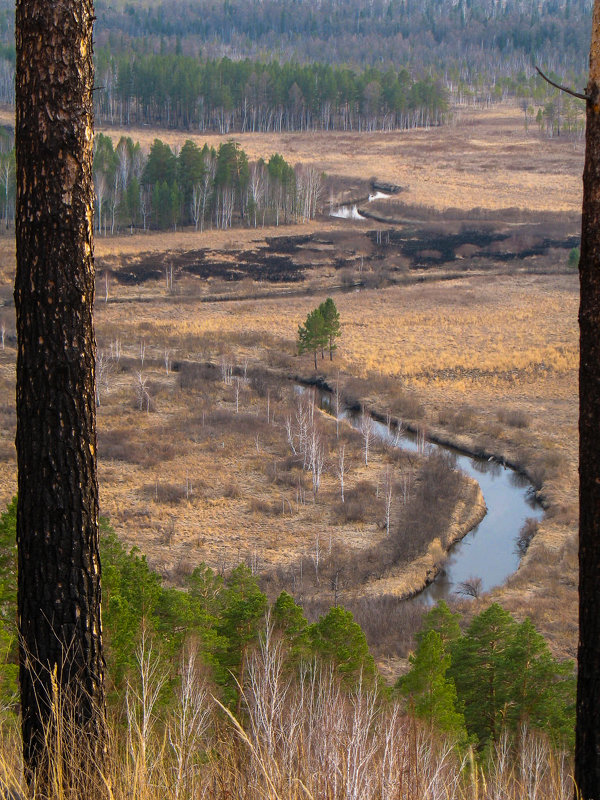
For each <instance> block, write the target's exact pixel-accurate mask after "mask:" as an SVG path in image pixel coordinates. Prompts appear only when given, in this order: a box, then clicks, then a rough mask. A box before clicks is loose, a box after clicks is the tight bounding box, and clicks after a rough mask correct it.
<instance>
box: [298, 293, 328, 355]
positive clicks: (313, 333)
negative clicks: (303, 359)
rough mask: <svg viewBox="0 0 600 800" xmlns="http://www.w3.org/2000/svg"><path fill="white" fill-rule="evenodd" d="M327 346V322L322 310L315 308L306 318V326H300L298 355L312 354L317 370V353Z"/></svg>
mask: <svg viewBox="0 0 600 800" xmlns="http://www.w3.org/2000/svg"><path fill="white" fill-rule="evenodd" d="M326 344H327V333H326V331H325V320H324V319H323V315H322V314H321V311H320V309H318V308H314V309H313V310H312V311H311V312H310V313H309V314H308V316H307V317H306V320H305V322H304V325H298V353H299V354H300V355H302V353H312V354H313V356H314V359H315V369H316V368H317V352H318V351H319V350H322V349H323V348H324V347H325V346H326Z"/></svg>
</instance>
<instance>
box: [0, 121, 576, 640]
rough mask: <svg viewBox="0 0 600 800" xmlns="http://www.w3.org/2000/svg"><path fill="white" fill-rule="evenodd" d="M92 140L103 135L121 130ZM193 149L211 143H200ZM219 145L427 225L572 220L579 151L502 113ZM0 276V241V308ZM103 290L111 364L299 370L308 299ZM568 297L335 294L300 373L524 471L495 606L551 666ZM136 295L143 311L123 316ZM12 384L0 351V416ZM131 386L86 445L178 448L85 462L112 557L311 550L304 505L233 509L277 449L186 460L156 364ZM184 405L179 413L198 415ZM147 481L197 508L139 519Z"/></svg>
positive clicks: (572, 427)
mask: <svg viewBox="0 0 600 800" xmlns="http://www.w3.org/2000/svg"><path fill="white" fill-rule="evenodd" d="M0 116H1V115H0ZM109 133H111V135H114V136H115V137H117V136H119V135H120V134H121V131H109ZM128 133H130V134H131V135H132V136H133V138H134V139H139V140H140V141H142V144H143V145H144V146H148V145H149V143H150V141H151V139H152V138H154V136H155V135H156V136H159V137H160V138H163V140H166V141H168V142H169V143H170V144H171V145H177V144H181V143H182V142H183V141H184V139H185V138H188V135H187V134H181V133H174V132H160V131H148V130H146V129H145V130H143V131H139V132H138V131H129V132H128ZM196 138H197V139H198V140H201V141H204V138H205V137H196ZM206 138H208V139H209V140H210V141H212V143H213V144H216V143H218V140H219V137H206ZM222 138H224V137H222ZM236 138H239V140H240V142H241V143H242V146H243V147H244V149H246V151H247V152H248V154H249V156H250V157H251V158H253V157H255V156H257V155H268V154H269V153H270V152H274V151H275V150H277V151H278V152H281V153H282V154H283V155H284V157H286V158H287V159H289V160H291V161H292V162H296V161H309V160H310V161H312V162H313V163H317V164H319V166H320V167H321V168H322V169H324V170H326V171H328V172H330V173H332V174H337V175H340V176H342V177H346V178H352V179H354V178H360V179H363V180H364V179H368V178H369V177H370V176H372V175H376V176H377V177H379V178H380V179H385V180H389V181H393V182H397V183H399V184H401V185H403V186H406V187H407V189H408V191H407V192H406V193H405V194H403V195H402V199H403V200H405V201H406V202H407V203H413V202H414V203H419V204H423V205H426V206H431V207H434V208H437V209H444V208H448V207H459V208H462V209H470V208H473V207H477V206H480V207H483V208H487V209H498V208H503V207H513V206H516V207H521V208H526V209H532V210H540V211H554V212H556V211H565V212H569V213H572V212H576V211H577V210H578V208H579V206H580V195H581V192H580V177H579V176H580V172H581V164H582V145H581V143H580V142H572V141H569V140H564V139H554V140H540V139H539V138H538V137H537V135H536V134H535V133H533V132H530V133H529V135H526V134H525V131H524V129H523V125H522V115H521V113H520V112H519V111H518V110H517V109H516V108H514V107H511V106H497V107H494V108H492V109H489V110H476V109H473V110H468V111H464V112H461V114H460V115H459V117H457V120H456V124H455V125H453V126H451V127H446V128H440V129H435V130H431V131H411V132H402V133H385V134H361V135H360V136H359V135H358V134H327V135H326V134H318V135H312V134H311V135H310V136H307V135H305V134H282V135H271V136H269V135H267V136H264V135H260V136H258V135H245V136H243V137H242V136H240V137H236ZM359 139H360V141H359ZM346 224H347V223H340V222H329V221H327V222H318V223H313V224H312V225H311V227H310V228H304V227H298V226H295V227H293V228H289V229H283V228H279V229H271V230H265V231H252V230H250V231H248V230H239V229H238V230H231V231H223V232H207V233H205V234H195V233H192V232H188V231H184V232H178V233H176V234H175V233H174V234H147V235H135V236H128V235H125V236H121V237H115V238H114V239H111V238H109V239H102V238H99V239H98V240H97V243H96V253H97V255H98V256H99V257H100V258H104V259H110V260H111V263H114V264H115V265H118V264H119V262H120V260H121V259H122V258H124V257H126V256H135V255H137V254H138V253H139V252H140V251H145V252H149V251H152V252H155V253H157V254H164V253H166V252H169V251H171V250H186V249H193V248H199V247H208V248H213V249H215V250H219V251H223V253H224V254H225V255H227V256H230V257H231V258H235V252H236V250H238V249H242V248H248V247H253V246H255V245H258V244H261V243H262V242H264V238H265V236H268V235H278V234H297V233H302V232H305V231H306V230H311V231H315V230H324V229H327V230H330V231H335V230H339V229H340V228H341V227H343V226H344V225H346ZM361 225H362V226H363V228H364V227H367V228H368V227H369V223H361ZM13 269H14V244H13V243H12V240H11V239H10V238H9V237H4V236H3V237H0V286H1V287H2V289H3V291H4V293H5V294H6V295H7V296H8V293H9V291H10V281H11V280H12V274H13ZM322 273H323V274H326V275H327V276H329V277H328V280H329V281H331V279H332V276H334V273H333V271H332V269H331V268H330V267H329V266H327V265H324V266H323V268H322ZM186 287H187V284H185V285H183V289H182V290H183V292H185V291H187V289H186ZM221 288H222V287H221ZM111 291H112V289H111ZM115 291H116V292H117V294H118V299H120V300H123V302H120V303H109V304H108V305H105V304H104V303H98V305H97V309H96V320H97V330H98V338H99V342H100V346H101V347H104V348H107V347H108V346H109V343H110V342H111V341H114V340H115V339H117V338H118V339H120V341H121V342H122V344H123V346H124V348H125V351H126V353H127V354H128V355H130V356H134V355H135V353H136V352H137V350H138V349H139V342H140V340H141V339H144V340H145V341H146V343H147V347H148V350H149V352H150V353H151V354H153V355H154V357H155V358H157V359H161V358H162V353H163V352H164V349H165V347H167V348H168V349H169V350H170V351H171V358H173V359H177V358H200V359H207V358H208V359H212V360H215V361H218V359H219V358H220V356H221V355H222V354H223V353H226V354H229V355H231V356H233V357H235V358H236V359H237V361H238V363H242V362H243V361H244V359H248V361H249V363H250V365H252V364H253V363H262V364H265V363H266V364H268V365H272V366H275V367H277V368H278V369H283V370H284V371H288V372H289V371H297V372H305V373H310V372H311V371H312V367H311V362H310V357H308V356H305V357H304V358H302V359H298V358H296V357H294V355H293V349H294V340H295V336H296V331H297V326H298V324H299V323H300V322H301V321H303V319H304V318H305V317H306V314H307V312H308V311H309V310H310V309H312V308H313V307H314V305H315V304H316V302H320V301H321V299H323V298H322V297H321V296H320V295H319V294H317V295H315V296H307V297H301V296H299V297H280V298H276V297H267V298H264V299H261V300H255V301H243V302H220V303H200V302H195V301H191V300H189V298H188V299H186V298H185V295H183V296H181V297H169V296H166V295H165V292H164V289H163V288H162V286H157V285H154V284H153V285H148V286H145V287H143V289H139V288H137V287H134V288H127V287H118V290H117V288H116V287H115ZM577 293H578V287H577V282H576V278H575V277H574V276H568V275H562V276H561V275H556V276H548V275H527V274H520V273H516V274H513V275H494V274H491V273H488V274H481V273H480V274H473V275H471V276H470V277H468V278H463V279H461V280H455V281H444V282H437V283H435V282H432V283H427V284H416V285H411V286H405V287H392V288H388V289H380V290H366V291H362V292H360V293H349V294H337V295H336V303H337V305H338V308H339V310H340V314H341V318H342V323H343V339H342V341H341V345H340V350H339V354H338V356H337V358H336V361H335V362H334V363H333V365H329V363H328V362H327V361H323V362H321V361H320V362H319V370H320V371H323V372H325V374H329V377H330V378H333V377H335V375H336V373H337V370H338V369H341V370H342V373H343V375H344V376H351V375H354V376H359V377H362V378H363V379H365V383H363V384H362V385H361V392H362V397H363V399H365V400H366V401H367V402H368V403H369V404H370V405H372V406H373V407H375V408H378V409H380V410H382V411H383V412H384V413H385V411H386V410H387V409H388V408H390V407H392V406H393V404H394V401H395V394H397V392H398V391H404V392H406V391H409V392H413V393H415V395H416V397H417V398H418V400H419V402H420V403H421V405H422V406H423V408H424V413H425V417H424V420H422V421H421V422H422V424H425V425H426V426H427V427H428V428H429V429H431V430H432V431H433V432H436V431H438V432H442V433H444V435H447V436H448V435H449V436H451V438H453V439H454V440H455V441H457V442H458V443H459V444H462V445H463V446H466V447H482V448H484V449H486V450H487V451H489V452H496V453H498V454H502V455H505V456H506V457H507V458H509V459H511V460H513V461H515V462H518V463H521V464H523V465H524V466H525V467H526V468H527V469H529V471H530V472H535V473H536V475H537V476H538V477H539V479H540V482H542V483H543V490H544V495H545V497H546V498H547V500H548V502H549V503H550V506H551V512H552V513H551V515H550V516H549V517H548V518H547V519H546V521H545V522H544V524H543V525H542V528H541V531H540V534H539V535H538V536H537V537H536V539H535V540H534V542H533V544H532V547H531V549H530V553H529V555H528V556H527V558H526V559H525V562H524V566H523V567H522V569H521V570H520V571H519V572H518V573H517V574H516V576H514V577H513V578H512V579H511V580H510V581H509V583H508V584H507V586H506V587H504V588H503V589H502V590H499V591H498V592H496V596H498V597H501V598H502V600H503V602H505V603H506V604H507V605H508V606H509V607H510V608H511V609H512V610H513V611H515V613H517V614H518V615H521V616H523V615H524V614H525V613H532V614H533V616H534V621H536V623H538V624H539V626H540V628H541V629H542V630H543V631H544V632H545V633H547V634H550V635H551V636H552V637H553V639H554V643H555V648H556V649H557V650H561V649H562V652H567V653H572V652H573V649H574V643H575V639H576V632H575V631H576V627H575V623H574V619H575V615H576V608H575V588H574V586H575V582H574V579H575V570H576V564H575V562H574V559H573V552H572V539H573V534H574V530H575V524H576V510H575V508H576V486H577V471H576V457H577V359H578V350H577V324H576V318H577V304H578V296H577ZM138 295H140V296H141V295H143V296H144V298H146V299H150V301H151V302H138V300H137V297H138ZM111 296H112V295H111ZM183 300H186V302H181V301H183ZM9 350H10V352H9ZM13 369H14V350H13V349H12V346H11V347H10V348H7V353H4V354H1V353H0V381H1V383H0V405H4V406H6V407H7V408H8V407H9V405H10V404H11V403H12V397H13V381H14V372H13ZM148 372H149V376H150V377H151V379H152V380H153V381H154V383H155V390H154V395H155V401H156V408H157V410H156V411H155V412H154V413H151V414H145V413H140V412H139V411H137V410H135V409H134V408H133V405H134V384H135V368H132V371H130V372H129V373H124V374H119V375H116V376H115V377H114V380H113V389H112V391H111V394H110V402H108V403H107V404H106V406H104V405H103V407H102V408H101V409H100V414H99V423H98V424H99V430H100V433H101V434H102V432H103V431H109V430H113V431H114V430H116V431H122V432H123V435H124V436H126V437H129V439H130V440H131V441H133V442H137V443H138V444H141V446H142V447H143V446H144V443H146V442H149V443H152V445H153V446H154V445H156V447H158V446H159V445H160V446H163V447H165V448H167V445H169V444H171V445H172V444H173V443H174V444H175V445H176V446H177V448H178V449H177V452H176V455H175V456H173V457H170V458H168V459H166V460H164V461H163V462H161V461H160V460H158V461H156V463H155V464H153V465H150V466H144V465H140V464H135V463H125V462H123V461H118V462H115V461H112V462H110V461H106V460H105V461H102V462H101V464H100V477H101V484H102V495H101V496H102V505H103V508H104V510H105V511H108V512H110V514H111V517H112V519H113V522H114V524H115V526H116V528H117V530H118V532H119V535H120V536H121V537H122V538H123V539H124V540H125V541H127V542H129V543H136V544H138V545H139V546H140V547H141V548H142V550H144V552H147V553H148V554H149V555H150V556H151V558H152V561H153V563H154V564H155V565H156V566H157V567H158V568H160V569H162V570H163V571H164V572H168V571H171V570H173V568H180V569H181V570H183V571H185V570H186V569H188V568H189V566H190V565H194V564H195V563H198V562H199V561H200V560H201V559H203V558H204V559H206V560H208V561H210V562H211V563H213V564H215V565H217V566H219V565H221V564H222V563H223V562H226V563H230V564H231V563H232V562H234V561H235V560H236V559H239V558H240V557H241V558H245V557H248V556H250V557H251V556H252V554H253V553H256V552H259V551H260V553H261V558H262V559H263V561H264V562H265V563H276V562H281V561H285V560H286V559H289V558H291V557H294V556H295V555H296V554H297V553H298V552H302V551H303V550H306V549H307V548H308V547H309V546H311V543H312V542H314V537H315V533H316V531H318V530H324V531H325V530H327V528H328V521H327V520H326V519H324V518H323V516H322V507H320V506H319V505H317V506H316V507H315V508H314V509H313V508H311V507H310V505H309V504H307V506H306V507H305V508H303V509H300V510H298V509H297V510H296V511H295V512H294V513H293V514H292V513H289V512H288V514H287V515H283V516H271V517H265V516H264V515H261V514H257V513H256V512H253V511H249V510H248V503H247V502H246V501H245V500H244V499H242V498H247V497H249V496H252V495H255V496H257V497H259V498H263V499H264V498H266V497H270V496H271V495H272V493H273V489H272V487H271V486H270V485H269V483H268V481H267V480H266V478H265V476H264V471H263V470H262V464H263V463H264V461H265V458H268V457H269V456H270V455H273V454H274V453H276V452H277V451H278V449H279V448H280V447H281V445H280V443H279V444H278V443H276V442H275V441H273V442H271V441H269V442H267V441H265V442H263V443H262V445H261V443H260V442H259V451H260V452H257V451H256V446H255V443H254V439H253V437H250V438H248V437H246V439H244V440H243V446H241V447H240V442H241V441H242V439H241V438H240V437H238V436H234V435H224V436H223V437H222V439H221V441H220V442H216V441H215V442H213V443H212V444H211V447H206V448H204V449H202V448H198V447H195V446H194V444H193V443H192V444H190V443H189V442H186V440H185V433H184V432H183V433H182V431H181V428H182V425H183V426H184V425H185V420H186V419H187V417H188V415H189V414H190V413H191V408H192V407H191V406H190V400H189V398H188V399H186V400H185V401H184V400H182V398H181V397H180V396H179V395H178V392H177V378H176V376H173V375H171V376H169V377H168V378H167V377H166V376H165V375H164V371H162V373H161V368H160V362H158V364H157V365H155V366H154V367H153V368H152V369H151V370H148ZM343 382H348V378H347V377H343ZM202 402H204V400H202V398H199V399H198V401H197V405H198V407H199V405H200V404H201V403H202ZM211 402H214V403H216V404H218V403H223V402H224V403H225V404H226V405H227V404H228V405H229V407H231V403H232V398H231V396H230V394H227V392H223V393H222V396H221V397H217V396H215V398H213V399H212V400H211ZM466 406H468V413H466V414H465V418H467V419H468V424H466V425H463V426H458V427H457V426H456V425H454V424H453V425H452V426H451V429H450V430H448V424H447V422H445V421H444V420H447V419H448V418H449V417H451V416H452V414H449V410H450V411H452V412H454V411H455V410H456V409H461V408H463V407H466ZM193 410H195V411H197V410H198V409H197V408H196V409H193ZM506 410H509V411H512V410H515V411H519V412H522V413H523V414H524V415H525V417H526V419H527V425H526V427H524V428H516V427H511V426H510V425H508V424H506V423H505V422H503V421H502V413H503V412H505V411H506ZM13 438H14V417H12V416H11V414H10V413H8V412H6V413H4V412H3V416H2V420H0V445H1V447H2V450H1V452H0V455H1V456H2V469H0V502H2V503H4V502H7V501H8V500H9V499H10V497H11V496H12V494H13V493H14V491H15V488H16V481H15V468H14V459H13V456H12V450H11V446H12V445H11V442H12V439H13ZM218 444H221V445H222V446H221V447H218ZM269 448H272V449H271V451H269ZM376 468H377V466H376V467H374V469H376ZM358 477H359V471H357V472H356V479H357V480H358ZM156 480H159V481H164V482H170V483H173V484H177V485H179V486H182V485H184V484H185V483H186V481H187V480H190V481H191V483H192V485H195V486H196V487H197V492H198V494H197V495H196V496H195V497H194V498H193V500H192V501H191V502H189V503H188V502H187V501H185V502H180V503H177V504H175V505H168V504H161V503H157V502H155V501H154V500H153V499H152V497H151V496H149V495H148V490H147V488H146V490H145V492H143V491H142V489H143V487H148V486H151V485H152V483H153V482H156ZM225 483H228V484H229V483H230V484H232V485H234V486H235V487H237V492H238V493H239V495H240V496H237V497H236V496H233V497H232V496H227V497H226V496H224V492H223V486H224V484H225ZM334 484H335V480H334V478H333V477H332V476H326V477H325V484H324V489H323V493H324V496H327V493H328V492H329V493H330V494H331V493H333V492H334V491H335V486H334ZM198 487H202V490H200V488H198ZM234 494H235V492H234ZM290 499H291V500H293V498H290ZM292 505H293V504H292ZM373 535H376V534H375V533H374V530H373V528H370V529H365V528H362V527H361V526H355V527H354V528H351V527H347V528H346V530H345V533H344V536H345V537H346V538H345V540H344V541H345V542H346V543H350V544H352V545H353V546H363V545H364V543H365V541H366V540H367V539H368V538H369V537H372V536H373ZM557 620H558V622H557Z"/></svg>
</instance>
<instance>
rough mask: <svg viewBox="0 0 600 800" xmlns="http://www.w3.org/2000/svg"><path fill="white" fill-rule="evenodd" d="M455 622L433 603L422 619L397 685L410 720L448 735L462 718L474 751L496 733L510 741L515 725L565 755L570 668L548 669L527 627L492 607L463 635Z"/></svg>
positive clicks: (542, 647) (539, 640)
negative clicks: (540, 735) (406, 699)
mask: <svg viewBox="0 0 600 800" xmlns="http://www.w3.org/2000/svg"><path fill="white" fill-rule="evenodd" d="M459 616H460V615H458V614H452V612H451V611H450V609H449V608H448V606H447V605H446V604H445V603H441V604H440V605H439V606H437V607H436V608H434V609H432V610H431V611H430V612H429V613H428V614H427V615H426V616H425V617H424V621H423V628H422V630H421V632H420V634H418V636H417V643H418V645H417V650H416V652H415V654H414V655H413V656H412V657H411V659H410V661H411V667H412V668H411V671H410V672H409V673H408V674H407V675H406V676H404V677H403V678H401V679H400V681H399V682H398V684H397V688H398V689H400V690H401V692H402V693H403V694H404V695H406V696H407V697H409V698H410V702H411V703H412V704H413V706H414V709H415V713H416V714H417V716H421V717H423V718H424V719H427V720H428V721H429V722H431V723H432V724H435V725H436V726H437V727H438V728H440V729H442V730H447V731H448V732H453V733H455V734H457V733H458V732H459V731H460V726H459V724H458V720H459V719H460V718H461V717H462V718H463V719H464V725H465V726H466V731H467V734H468V736H469V738H470V739H472V740H474V741H476V742H477V743H478V746H479V748H480V749H486V747H488V746H489V745H490V744H493V743H495V742H497V741H498V740H499V738H500V736H501V734H502V732H503V731H504V730H507V729H508V730H509V731H511V732H512V733H514V734H515V735H518V733H519V731H520V729H521V727H522V726H523V725H527V726H528V727H530V728H533V729H535V730H539V731H543V732H544V733H546V734H547V735H548V736H549V737H550V738H551V739H552V740H553V741H554V743H555V744H558V745H561V746H565V745H566V746H568V747H572V745H573V736H574V723H575V674H574V666H573V664H572V662H570V661H566V662H562V663H561V662H558V661H556V659H554V658H553V657H552V654H551V653H550V650H549V648H548V645H547V644H546V641H545V639H544V638H543V636H541V634H539V633H538V632H537V631H536V630H535V628H534V627H533V625H532V623H531V621H530V620H529V619H525V620H524V621H523V622H522V623H520V624H519V623H517V622H516V621H515V620H514V619H513V617H512V616H511V615H510V614H509V613H508V612H507V611H505V610H504V609H503V608H502V607H501V606H499V605H498V604H497V603H494V604H492V605H491V606H489V608H487V609H486V610H485V611H483V612H482V613H481V614H478V615H477V616H475V617H474V618H473V620H472V621H471V623H470V625H469V627H468V628H467V630H466V632H465V633H464V635H463V634H461V632H460V628H459V626H458V622H459ZM455 726H456V727H455Z"/></svg>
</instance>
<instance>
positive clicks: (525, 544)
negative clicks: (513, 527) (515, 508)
mask: <svg viewBox="0 0 600 800" xmlns="http://www.w3.org/2000/svg"><path fill="white" fill-rule="evenodd" d="M537 532H538V521H537V520H536V519H534V518H533V517H528V518H527V519H526V520H525V523H524V524H523V527H522V528H521V530H520V531H519V533H518V534H517V538H516V542H515V549H516V551H517V553H518V554H519V556H521V557H522V556H524V555H525V553H526V552H527V550H528V549H529V545H530V544H531V541H532V539H533V537H534V536H535V535H536V533H537Z"/></svg>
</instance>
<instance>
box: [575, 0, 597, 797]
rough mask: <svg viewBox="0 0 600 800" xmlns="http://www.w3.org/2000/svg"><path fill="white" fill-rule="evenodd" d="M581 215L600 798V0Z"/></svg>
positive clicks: (591, 691)
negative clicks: (599, 594) (599, 595)
mask: <svg viewBox="0 0 600 800" xmlns="http://www.w3.org/2000/svg"><path fill="white" fill-rule="evenodd" d="M587 94H588V96H589V98H590V99H589V100H588V101H587V129H586V152H585V167H584V173H583V213H582V223H581V256H580V262H579V277H580V284H581V305H580V309H579V326H580V349H581V354H580V359H581V361H580V367H579V437H580V444H579V653H578V676H577V726H576V744H575V782H576V786H577V790H576V791H577V792H579V793H580V794H578V795H577V796H578V797H580V798H581V800H592V798H594V799H596V800H597V798H600V598H599V597H598V593H599V592H600V0H595V3H594V16H593V29H592V46H591V52H590V78H589V83H588V87H587Z"/></svg>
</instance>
